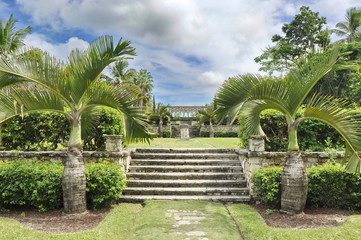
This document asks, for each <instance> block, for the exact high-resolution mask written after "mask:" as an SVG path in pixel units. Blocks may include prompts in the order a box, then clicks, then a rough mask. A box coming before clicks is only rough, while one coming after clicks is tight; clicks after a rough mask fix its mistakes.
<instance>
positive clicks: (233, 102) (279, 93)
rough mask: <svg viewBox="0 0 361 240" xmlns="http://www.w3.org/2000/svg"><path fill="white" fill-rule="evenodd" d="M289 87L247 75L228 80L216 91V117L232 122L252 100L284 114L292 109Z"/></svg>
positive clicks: (272, 80)
mask: <svg viewBox="0 0 361 240" xmlns="http://www.w3.org/2000/svg"><path fill="white" fill-rule="evenodd" d="M290 87H291V86H290V85H289V83H288V82H286V81H283V80H280V79H275V78H269V77H262V76H260V75H250V74H247V75H240V76H237V77H234V78H230V79H229V80H228V81H227V82H225V83H224V84H223V85H222V86H221V88H220V89H219V90H218V91H217V94H216V97H215V104H216V105H217V107H218V109H217V110H216V116H217V118H218V119H221V120H222V119H224V118H225V117H228V118H229V119H230V120H231V121H230V122H232V121H234V119H235V118H236V116H237V114H238V113H239V112H240V111H241V109H244V107H243V105H244V104H245V103H247V102H248V101H253V100H258V101H263V102H265V103H267V104H271V105H272V106H273V107H274V108H276V109H277V110H279V111H281V112H283V113H286V112H288V111H289V109H290V108H291V107H292V106H290V105H288V103H289V101H288V99H289V97H290V94H289V92H290Z"/></svg>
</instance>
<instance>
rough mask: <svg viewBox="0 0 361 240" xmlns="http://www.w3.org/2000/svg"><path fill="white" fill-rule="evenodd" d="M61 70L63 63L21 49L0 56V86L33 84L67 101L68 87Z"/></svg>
mask: <svg viewBox="0 0 361 240" xmlns="http://www.w3.org/2000/svg"><path fill="white" fill-rule="evenodd" d="M63 68H64V65H63V63H62V62H60V61H58V60H57V59H56V58H54V57H51V56H49V55H48V54H46V53H44V52H42V51H40V50H38V49H34V48H23V49H21V50H19V51H16V52H13V53H11V54H6V55H1V56H0V81H1V82H0V86H10V85H13V84H15V83H18V82H21V81H28V82H33V83H36V84H39V85H41V86H43V87H44V88H47V89H49V90H50V91H52V92H53V93H56V94H58V95H59V96H62V97H63V99H64V101H67V99H68V96H69V85H68V82H67V78H66V76H65V75H64V72H63ZM9 77H11V78H12V79H9Z"/></svg>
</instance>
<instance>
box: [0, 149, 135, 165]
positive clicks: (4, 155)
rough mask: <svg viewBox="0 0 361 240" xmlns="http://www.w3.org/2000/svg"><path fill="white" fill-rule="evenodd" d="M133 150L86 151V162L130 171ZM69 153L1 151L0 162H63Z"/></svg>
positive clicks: (84, 156)
mask: <svg viewBox="0 0 361 240" xmlns="http://www.w3.org/2000/svg"><path fill="white" fill-rule="evenodd" d="M131 152H132V149H129V150H122V151H119V152H106V151H97V152H95V151H84V152H82V153H83V158H84V162H97V161H100V160H104V159H105V160H109V161H113V162H117V163H119V164H122V165H123V166H124V168H125V169H128V166H129V162H130V159H131V156H130V154H131ZM67 157H68V156H67V151H41V152H27V151H17V152H14V151H0V160H9V161H11V160H20V159H21V160H39V161H52V162H61V161H62V159H64V158H67Z"/></svg>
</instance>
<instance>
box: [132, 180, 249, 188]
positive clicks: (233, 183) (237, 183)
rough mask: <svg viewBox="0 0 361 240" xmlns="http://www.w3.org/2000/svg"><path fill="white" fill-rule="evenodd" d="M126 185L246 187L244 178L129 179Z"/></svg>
mask: <svg viewBox="0 0 361 240" xmlns="http://www.w3.org/2000/svg"><path fill="white" fill-rule="evenodd" d="M127 186H128V187H246V186H247V182H246V180H164V179H161V180H129V181H128V183H127Z"/></svg>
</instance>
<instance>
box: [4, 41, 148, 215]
mask: <svg viewBox="0 0 361 240" xmlns="http://www.w3.org/2000/svg"><path fill="white" fill-rule="evenodd" d="M127 55H128V56H133V55H135V49H134V48H133V47H131V46H130V42H128V41H122V39H120V40H119V41H118V42H117V43H113V38H112V37H110V36H103V37H100V38H99V39H97V40H96V41H94V42H93V43H92V44H91V45H90V46H89V48H88V49H87V50H85V51H80V50H78V49H76V50H73V51H72V52H71V54H70V55H69V57H68V62H67V64H64V63H62V62H60V61H58V60H57V59H55V58H53V57H50V56H49V55H48V54H46V53H42V54H39V52H38V51H33V50H29V51H25V52H23V53H20V54H13V55H8V56H6V57H1V58H0V88H2V87H5V86H8V85H12V84H16V83H17V82H24V81H25V82H34V83H35V84H36V86H35V87H34V88H33V89H31V90H29V89H27V88H13V89H11V94H10V95H9V96H8V95H6V94H3V93H0V123H1V122H4V121H6V120H9V119H11V118H12V117H14V116H17V115H19V114H24V113H31V112H39V111H50V112H58V113H62V114H64V115H65V116H66V117H67V118H68V119H69V122H70V126H71V131H70V137H69V142H68V158H67V159H66V160H64V161H63V164H64V173H63V178H62V179H63V182H62V186H63V199H64V212H65V213H81V212H84V211H86V199H85V188H86V182H85V174H84V162H83V158H82V153H81V148H82V138H81V132H82V130H84V129H86V128H87V127H88V126H89V124H91V120H92V119H94V117H95V116H96V115H97V114H98V113H99V111H100V110H101V108H104V107H105V108H110V109H115V110H117V111H119V112H120V113H121V114H122V115H123V117H124V119H125V130H124V132H125V135H126V139H127V140H128V141H149V139H150V138H151V134H149V133H148V131H147V130H146V124H145V120H146V119H145V116H144V115H143V113H142V112H141V111H140V110H139V109H137V108H135V107H133V106H134V104H135V103H136V102H137V101H138V100H139V98H138V94H139V89H138V88H136V87H134V86H133V85H130V84H122V85H116V86H113V85H109V84H106V83H104V82H102V81H101V80H100V77H101V75H102V71H103V70H104V69H105V68H106V67H107V66H108V65H109V64H111V63H112V62H115V61H117V60H120V59H122V57H123V56H127Z"/></svg>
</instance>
